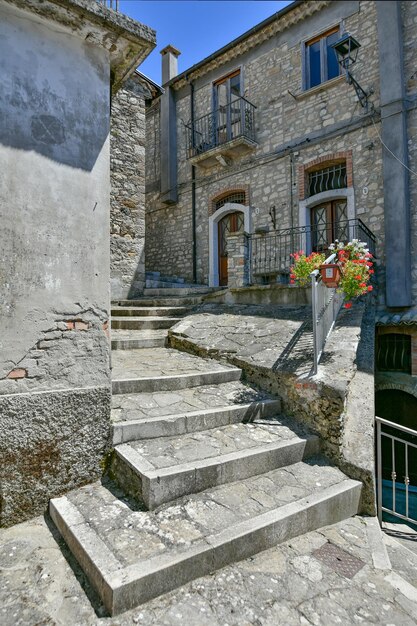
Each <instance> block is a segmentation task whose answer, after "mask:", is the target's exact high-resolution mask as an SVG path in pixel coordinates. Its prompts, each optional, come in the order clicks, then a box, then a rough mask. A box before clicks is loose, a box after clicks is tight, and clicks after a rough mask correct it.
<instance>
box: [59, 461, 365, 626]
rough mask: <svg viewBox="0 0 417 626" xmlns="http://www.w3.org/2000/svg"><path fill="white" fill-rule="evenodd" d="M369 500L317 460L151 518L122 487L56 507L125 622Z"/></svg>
mask: <svg viewBox="0 0 417 626" xmlns="http://www.w3.org/2000/svg"><path fill="white" fill-rule="evenodd" d="M360 492H361V483H359V482H357V481H353V480H349V479H347V478H346V477H345V476H344V474H342V473H341V472H340V471H339V470H338V469H336V468H334V467H330V466H329V465H328V464H327V463H326V461H325V460H324V459H322V458H314V459H310V460H308V461H307V462H300V463H297V464H295V465H292V466H290V467H287V468H281V469H276V470H273V471H271V472H268V473H267V474H263V475H261V476H256V477H251V478H248V479H245V480H243V481H241V482H239V483H232V484H227V485H221V486H219V487H214V488H213V489H210V490H207V491H205V492H203V493H199V494H196V495H193V496H187V497H185V498H182V499H181V500H178V501H176V502H175V503H173V504H172V505H165V506H163V507H161V508H160V509H158V510H156V511H151V512H150V511H147V512H144V511H142V510H138V509H137V507H136V509H135V506H134V503H132V502H130V501H129V500H126V499H125V498H123V493H121V492H120V490H118V489H117V487H116V485H114V483H107V484H101V483H94V484H92V485H87V486H85V487H82V488H80V489H77V490H74V491H71V492H70V493H68V494H67V495H66V496H63V497H60V498H54V499H53V500H51V502H50V506H49V510H50V514H51V517H52V519H53V521H54V523H55V525H56V526H57V527H58V529H59V531H60V533H61V535H62V536H63V538H64V540H65V541H66V543H67V545H68V546H69V548H70V550H71V551H72V553H73V555H74V556H75V558H76V559H77V560H78V563H79V564H80V566H81V567H82V568H83V570H84V572H85V573H86V575H87V577H88V578H89V580H90V582H91V584H92V585H93V587H95V589H96V590H97V592H98V594H99V596H100V598H101V599H102V601H103V603H104V605H105V607H106V608H107V610H108V612H109V613H110V614H112V615H116V614H118V613H121V612H122V611H125V610H127V609H130V608H133V607H135V606H137V605H140V604H142V603H144V602H146V601H148V600H150V599H152V598H155V597H157V596H159V595H161V594H163V593H167V592H168V591H171V590H173V589H176V588H178V587H180V586H181V585H184V584H185V583H187V582H189V581H192V580H194V579H196V578H198V577H200V576H203V575H206V574H209V573H211V572H213V571H215V570H216V569H220V568H222V567H224V566H225V565H227V564H229V563H234V562H236V561H239V560H241V559H245V558H248V557H250V556H253V555H254V554H256V553H258V552H260V551H262V550H266V549H268V548H271V547H273V546H275V545H277V544H279V543H282V542H284V541H286V540H289V539H291V538H293V537H296V536H297V535H301V534H303V533H306V532H309V531H312V530H315V529H318V528H321V527H323V526H326V525H329V524H334V523H336V522H339V521H341V520H343V519H346V518H348V517H351V516H352V515H355V514H356V513H357V512H358V507H359V500H360ZM196 623H197V622H196Z"/></svg>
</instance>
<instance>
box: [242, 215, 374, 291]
mask: <svg viewBox="0 0 417 626" xmlns="http://www.w3.org/2000/svg"><path fill="white" fill-rule="evenodd" d="M336 239H338V240H339V241H344V242H345V243H346V242H347V241H351V240H352V239H359V240H360V241H364V242H365V243H366V244H367V247H368V249H369V251H370V252H371V254H372V255H373V256H375V248H376V238H375V235H374V234H373V233H372V231H370V230H369V228H368V227H367V226H366V225H365V224H364V223H363V222H362V221H361V220H360V219H358V218H355V219H350V220H340V221H338V222H336V223H334V222H333V223H328V224H320V225H319V226H317V225H315V226H299V227H296V228H286V229H282V230H276V231H273V232H271V233H267V234H265V235H259V234H254V235H250V240H251V243H250V250H251V255H250V256H251V258H250V267H251V282H252V283H256V282H259V281H260V280H263V281H267V280H268V279H272V280H275V279H277V278H278V277H279V276H281V275H282V276H286V275H288V274H289V268H290V265H291V264H292V262H293V260H292V258H291V254H292V253H293V252H296V251H298V250H304V251H305V252H306V254H309V253H310V252H312V251H313V250H314V251H316V252H326V251H327V250H328V246H329V245H330V243H332V242H333V241H335V240H336Z"/></svg>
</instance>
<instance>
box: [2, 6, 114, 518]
mask: <svg viewBox="0 0 417 626" xmlns="http://www.w3.org/2000/svg"><path fill="white" fill-rule="evenodd" d="M0 13H1V18H0V74H1V76H2V89H1V92H0V120H1V123H0V213H1V224H2V228H1V234H0V251H1V253H0V277H1V300H0V307H1V314H0V393H1V394H2V395H1V397H0V406H1V409H0V453H1V456H2V462H1V463H0V485H1V487H0V489H1V494H0V496H1V512H0V515H1V521H0V523H1V524H10V523H13V522H16V521H19V520H22V519H24V518H25V517H28V516H30V515H33V514H35V513H37V512H40V511H41V510H42V509H43V508H44V506H45V504H46V502H47V500H48V498H49V497H51V496H53V495H57V494H58V493H61V492H62V491H63V490H65V489H66V488H68V487H71V486H75V485H76V484H80V483H82V482H86V481H88V480H90V479H92V478H93V477H95V476H98V475H99V473H100V461H101V460H102V459H103V456H104V454H105V452H106V448H107V443H108V434H109V413H110V367H109V342H108V337H107V333H106V329H107V322H108V311H109V267H110V261H109V174H108V170H109V139H108V135H109V123H110V120H109V79H110V77H109V56H108V53H107V52H106V51H105V50H104V49H101V48H99V47H97V46H95V45H92V44H89V43H86V42H85V41H83V39H81V38H78V37H76V36H72V35H69V34H67V32H66V31H65V30H64V28H63V27H62V26H58V25H56V24H54V23H53V22H50V23H49V22H47V21H45V20H44V19H43V18H38V17H36V16H35V15H33V14H30V13H27V12H24V11H20V10H17V9H15V8H13V7H12V6H9V5H5V4H4V3H2V4H0ZM28 392H31V393H28ZM33 392H36V393H33Z"/></svg>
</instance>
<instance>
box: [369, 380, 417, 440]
mask: <svg viewBox="0 0 417 626" xmlns="http://www.w3.org/2000/svg"><path fill="white" fill-rule="evenodd" d="M375 413H376V415H378V417H383V418H384V419H386V420H389V421H390V422H394V423H395V424H400V426H406V427H407V428H413V429H414V430H417V398H416V397H415V396H413V395H411V394H410V393H407V392H406V391H402V390H401V389H380V390H377V391H376V394H375Z"/></svg>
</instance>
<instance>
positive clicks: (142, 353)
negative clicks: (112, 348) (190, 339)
mask: <svg viewBox="0 0 417 626" xmlns="http://www.w3.org/2000/svg"><path fill="white" fill-rule="evenodd" d="M112 366H113V372H112V378H113V380H119V379H129V378H134V377H160V376H174V375H178V374H189V373H192V372H198V373H206V372H217V371H220V370H224V368H225V367H227V365H220V364H219V363H216V361H211V360H209V359H201V358H200V357H195V356H193V355H191V354H185V353H183V352H178V351H177V350H172V349H170V348H142V349H141V350H118V351H116V352H113V353H112Z"/></svg>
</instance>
